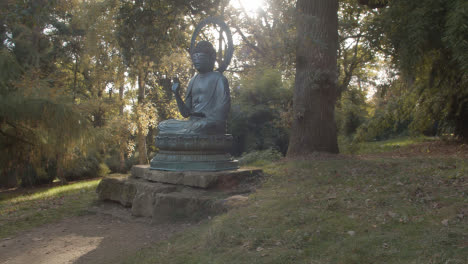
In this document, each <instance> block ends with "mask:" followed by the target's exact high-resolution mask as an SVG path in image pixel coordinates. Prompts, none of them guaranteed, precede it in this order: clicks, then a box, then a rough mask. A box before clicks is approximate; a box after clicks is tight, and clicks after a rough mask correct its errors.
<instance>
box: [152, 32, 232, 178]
mask: <svg viewBox="0 0 468 264" xmlns="http://www.w3.org/2000/svg"><path fill="white" fill-rule="evenodd" d="M191 57H192V62H193V65H194V66H195V69H196V70H197V71H198V73H197V74H196V75H195V77H193V78H192V79H191V80H190V82H189V84H188V87H187V92H186V95H185V100H183V99H182V97H181V96H180V85H179V83H174V84H173V85H172V91H173V93H174V95H175V99H176V101H177V106H178V108H179V111H180V113H181V114H182V116H183V117H185V118H188V119H186V120H176V119H169V120H165V121H162V122H161V123H159V125H158V129H159V134H158V135H157V136H156V147H157V148H158V149H159V152H158V153H157V154H156V156H155V157H154V158H153V159H152V160H151V169H152V170H167V171H220V170H235V169H237V168H238V167H239V166H238V162H237V161H235V160H233V159H232V157H231V155H230V154H229V150H230V148H231V147H232V140H233V139H232V135H228V134H226V120H227V116H228V113H229V110H230V107H231V97H230V93H229V84H228V81H227V79H226V77H224V76H223V74H222V73H221V72H218V71H213V68H214V63H215V60H216V51H215V49H214V48H213V45H212V44H211V43H210V42H207V41H200V42H199V43H198V44H197V45H196V46H195V48H194V49H193V51H192V54H191Z"/></svg>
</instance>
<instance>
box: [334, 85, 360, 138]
mask: <svg viewBox="0 0 468 264" xmlns="http://www.w3.org/2000/svg"><path fill="white" fill-rule="evenodd" d="M335 115H336V123H337V126H338V132H339V134H342V135H345V136H347V137H351V136H352V135H354V133H356V130H357V129H358V128H359V127H360V126H361V125H362V124H363V123H364V122H365V121H367V118H368V113H367V102H366V94H365V93H364V92H363V91H360V90H358V89H356V88H354V89H349V90H346V91H344V92H343V93H342V95H341V98H340V100H339V101H338V103H337V109H336V112H335Z"/></svg>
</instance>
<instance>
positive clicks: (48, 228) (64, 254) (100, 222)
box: [0, 205, 189, 264]
mask: <svg viewBox="0 0 468 264" xmlns="http://www.w3.org/2000/svg"><path fill="white" fill-rule="evenodd" d="M105 207H106V208H104V212H105V213H96V214H88V215H84V216H78V217H71V218H66V219H63V220H62V221H60V222H58V223H54V224H48V225H45V226H41V227H38V228H34V229H32V230H29V231H26V232H23V233H21V234H19V235H17V236H14V237H10V238H5V239H2V240H0V263H2V264H3V263H5V264H6V263H8V264H13V263H48V264H54V263H119V262H120V261H122V260H124V259H125V258H126V257H127V256H128V255H133V254H135V252H136V251H137V250H139V249H141V248H145V247H149V246H150V245H151V244H153V243H155V242H157V241H161V240H164V239H167V238H168V237H170V236H171V235H173V234H174V233H176V232H178V231H181V230H184V229H185V228H186V227H188V226H189V224H164V225H151V224H150V223H149V222H148V220H147V219H143V218H134V217H131V216H130V214H129V212H128V211H126V210H125V209H121V208H119V207H115V206H113V205H107V206H105ZM94 209H102V208H94ZM109 212H110V213H109Z"/></svg>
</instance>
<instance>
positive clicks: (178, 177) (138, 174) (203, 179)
mask: <svg viewBox="0 0 468 264" xmlns="http://www.w3.org/2000/svg"><path fill="white" fill-rule="evenodd" d="M261 172H262V170H259V169H238V170H231V171H157V170H150V169H149V166H148V165H135V166H133V167H132V177H134V178H141V179H146V180H148V181H154V182H163V183H170V184H180V185H185V186H191V187H198V188H215V189H224V190H226V189H230V188H233V187H235V186H236V185H238V184H239V183H240V182H242V181H244V180H246V179H248V178H250V177H256V176H259V175H260V174H261Z"/></svg>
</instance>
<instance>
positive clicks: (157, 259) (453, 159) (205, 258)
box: [126, 142, 468, 264]
mask: <svg viewBox="0 0 468 264" xmlns="http://www.w3.org/2000/svg"><path fill="white" fill-rule="evenodd" d="M377 144H379V145H383V146H384V147H383V148H386V146H387V144H390V145H392V144H394V142H393V143H392V142H380V143H377ZM398 144H400V145H401V143H398ZM408 145H410V144H409V143H408ZM370 148H372V147H370ZM374 148H375V147H374ZM379 148H380V147H379ZM379 151H380V149H379V150H378V151H377V152H379ZM370 152H372V151H370V150H369V152H367V153H370ZM374 152H375V151H374ZM263 169H264V170H265V172H266V173H267V175H268V176H267V178H266V180H265V182H264V183H263V186H262V188H260V189H258V190H257V192H256V193H254V194H251V195H250V196H249V204H248V205H247V206H245V207H242V208H237V209H234V210H231V211H230V212H228V213H227V214H224V215H221V216H217V217H215V218H213V220H211V221H207V222H205V223H202V224H201V225H199V226H196V227H194V228H192V229H190V230H188V231H186V232H184V233H182V234H180V235H178V236H176V237H174V238H172V239H170V240H169V241H164V242H161V243H159V244H157V245H154V246H153V247H152V248H149V249H144V250H142V251H140V252H139V253H138V254H137V255H135V256H131V257H130V258H129V259H128V260H127V261H126V263H184V264H189V263H204V264H207V263H219V264H221V263H236V264H239V263H249V264H250V263H309V264H310V263H312V264H319V263H320V264H321V263H343V264H348V263H349V264H351V263H356V264H357V263H359V264H365V263H414V264H420V263H441V264H442V263H451V264H458V263H460V264H462V263H468V188H467V182H468V161H467V160H466V159H463V158H460V157H457V156H456V155H454V156H447V157H440V156H438V157H430V156H424V157H418V156H414V157H404V158H392V157H386V156H382V157H379V156H376V155H371V156H369V157H363V156H359V157H358V156H342V157H340V158H337V159H320V158H315V159H310V160H289V161H288V160H284V161H281V162H276V163H273V164H269V165H265V166H263Z"/></svg>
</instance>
